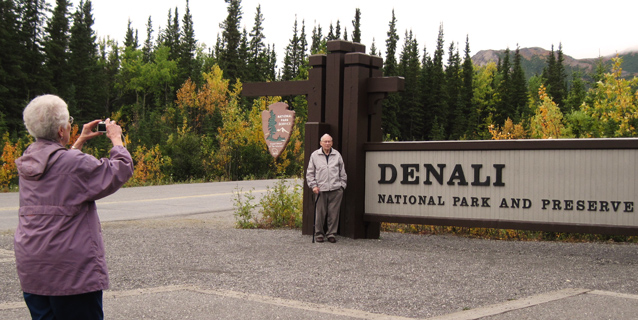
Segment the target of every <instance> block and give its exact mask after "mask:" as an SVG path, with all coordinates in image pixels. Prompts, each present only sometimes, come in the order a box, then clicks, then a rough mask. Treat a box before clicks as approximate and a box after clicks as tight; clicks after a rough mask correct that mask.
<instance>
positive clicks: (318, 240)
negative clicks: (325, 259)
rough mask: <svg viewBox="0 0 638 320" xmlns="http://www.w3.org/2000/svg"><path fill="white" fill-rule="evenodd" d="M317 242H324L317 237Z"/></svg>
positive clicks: (321, 238)
mask: <svg viewBox="0 0 638 320" xmlns="http://www.w3.org/2000/svg"><path fill="white" fill-rule="evenodd" d="M315 241H317V242H323V237H317V239H316V240H315Z"/></svg>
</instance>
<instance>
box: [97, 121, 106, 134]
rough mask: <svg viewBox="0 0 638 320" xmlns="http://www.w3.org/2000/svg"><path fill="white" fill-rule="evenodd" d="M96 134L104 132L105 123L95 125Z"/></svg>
mask: <svg viewBox="0 0 638 320" xmlns="http://www.w3.org/2000/svg"><path fill="white" fill-rule="evenodd" d="M97 132H106V122H104V121H100V122H98V123H97Z"/></svg>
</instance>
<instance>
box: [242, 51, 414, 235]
mask: <svg viewBox="0 0 638 320" xmlns="http://www.w3.org/2000/svg"><path fill="white" fill-rule="evenodd" d="M327 48H328V54H327V55H313V56H310V59H309V60H310V66H311V67H312V68H311V69H310V71H309V76H308V81H282V82H268V83H245V84H244V87H243V92H242V94H243V95H244V96H286V95H306V96H307V98H308V122H307V123H306V126H305V139H304V143H305V147H304V152H305V154H304V175H305V171H306V169H307V167H308V161H309V159H310V154H311V153H312V152H313V151H315V150H317V149H318V148H319V139H320V138H321V136H322V135H323V134H325V133H328V134H330V135H331V136H332V138H333V141H334V145H333V146H334V148H335V149H337V150H339V151H340V152H341V153H342V155H343V157H344V162H345V164H346V172H347V173H348V188H347V189H346V192H345V194H344V201H343V203H342V210H341V217H340V227H339V228H340V231H339V234H340V235H342V236H347V237H351V238H364V237H365V238H378V237H379V226H380V223H378V222H365V221H363V214H364V210H365V208H364V200H365V198H364V196H365V195H364V192H365V181H364V179H365V168H364V165H365V152H364V150H363V145H364V144H365V143H366V142H378V141H381V140H382V138H383V137H382V133H381V101H382V99H383V98H385V96H386V95H387V93H388V92H396V91H400V90H402V87H403V79H402V78H397V77H393V78H382V77H381V66H382V65H383V60H382V59H381V58H379V57H373V56H369V55H366V54H364V53H363V52H365V46H364V45H362V44H358V43H352V42H348V41H341V40H336V41H329V42H328V44H327ZM303 199H304V204H303V223H302V234H306V235H307V234H312V232H313V230H312V226H313V224H314V221H313V216H314V201H313V196H312V192H311V190H310V189H309V188H307V187H306V186H305V185H304V192H303Z"/></svg>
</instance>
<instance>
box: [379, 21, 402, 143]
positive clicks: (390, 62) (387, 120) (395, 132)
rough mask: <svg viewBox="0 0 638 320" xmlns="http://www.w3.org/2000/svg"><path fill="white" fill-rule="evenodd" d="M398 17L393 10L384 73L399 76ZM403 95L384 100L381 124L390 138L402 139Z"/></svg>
mask: <svg viewBox="0 0 638 320" xmlns="http://www.w3.org/2000/svg"><path fill="white" fill-rule="evenodd" d="M396 25H397V19H396V16H395V15H394V10H392V19H391V20H390V23H389V27H390V29H389V30H388V32H387V35H388V38H387V39H386V41H385V45H386V57H385V62H384V64H383V75H384V76H386V77H392V76H398V70H397V60H396V49H397V43H398V42H399V35H398V34H397V28H396ZM400 99H401V97H400V95H399V94H398V93H390V94H389V95H388V98H387V99H385V100H383V113H382V115H381V125H382V128H383V133H384V134H386V135H389V136H390V138H392V139H395V138H398V139H401V140H402V138H403V137H401V130H399V120H398V118H397V117H398V111H399V101H400Z"/></svg>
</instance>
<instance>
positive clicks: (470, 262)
mask: <svg viewBox="0 0 638 320" xmlns="http://www.w3.org/2000/svg"><path fill="white" fill-rule="evenodd" d="M254 183H257V184H256V185H255V186H254V187H255V193H257V192H258V191H259V190H262V189H261V188H260V186H263V188H264V189H265V186H266V185H268V183H269V182H268V181H262V182H254ZM270 183H274V181H270ZM236 185H237V183H221V184H198V185H184V186H167V187H149V188H130V189H123V190H121V191H120V192H118V193H117V194H115V195H113V196H112V197H109V198H107V199H104V200H103V201H101V202H100V203H99V204H98V205H99V206H100V209H99V210H101V211H103V212H102V215H103V220H108V219H112V220H117V221H105V223H103V232H104V239H105V244H106V247H107V248H106V249H107V250H106V251H107V261H108V264H109V274H110V278H111V289H110V290H107V291H106V292H105V296H104V308H105V313H106V316H107V318H108V319H113V320H130V319H166V320H173V319H202V320H208V319H229V320H231V319H232V320H234V319H273V320H274V319H290V320H293V319H295V320H296V319H317V320H319V319H335V320H346V319H348V320H352V319H368V320H369V319H375V320H381V319H384V320H409V319H432V320H433V319H436V320H443V319H447V320H467V319H484V320H521V319H529V320H558V319H561V320H562V319H596V320H597V319H614V320H635V319H636V315H637V314H638V277H637V275H638V245H636V244H614V243H560V242H519V241H493V240H481V239H469V238H463V237H455V236H420V235H408V234H396V233H382V235H381V239H378V240H363V239H360V240H352V239H348V238H343V237H337V238H338V242H337V243H336V244H330V243H315V244H313V243H311V237H310V236H304V235H302V234H301V232H300V231H299V230H241V229H235V228H233V227H232V223H231V225H230V226H229V225H228V222H229V221H230V222H232V220H233V217H232V210H225V208H230V207H231V206H232V203H231V201H230V199H231V198H232V197H231V193H232V190H233V189H234V188H235V186H236ZM241 186H243V184H240V187H241ZM190 188H192V189H190ZM248 188H252V186H251V187H248ZM244 191H246V188H244ZM12 196H13V195H10V194H9V195H7V194H3V195H0V203H1V204H0V208H1V210H3V211H2V212H3V214H4V213H5V211H11V210H14V212H13V214H15V210H17V209H15V208H14V209H11V206H16V204H17V198H14V199H13V200H11V199H10V198H11V197H12ZM14 197H15V196H14ZM11 201H14V204H11ZM216 210H219V211H216ZM120 211H123V212H120ZM138 211H144V212H147V213H145V214H151V216H144V215H141V214H140V212H138ZM148 212H150V213H148ZM120 215H121V216H120ZM152 215H155V216H152ZM134 217H135V218H134ZM219 219H224V220H223V221H222V222H224V223H219V222H220V220H219ZM27 318H28V311H27V309H26V307H25V305H24V302H23V301H22V297H21V291H20V286H19V283H18V280H17V275H16V270H15V262H14V258H13V235H12V233H11V232H6V231H5V232H3V231H1V229H0V319H3V320H4V319H9V320H12V319H16V320H18V319H27Z"/></svg>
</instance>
